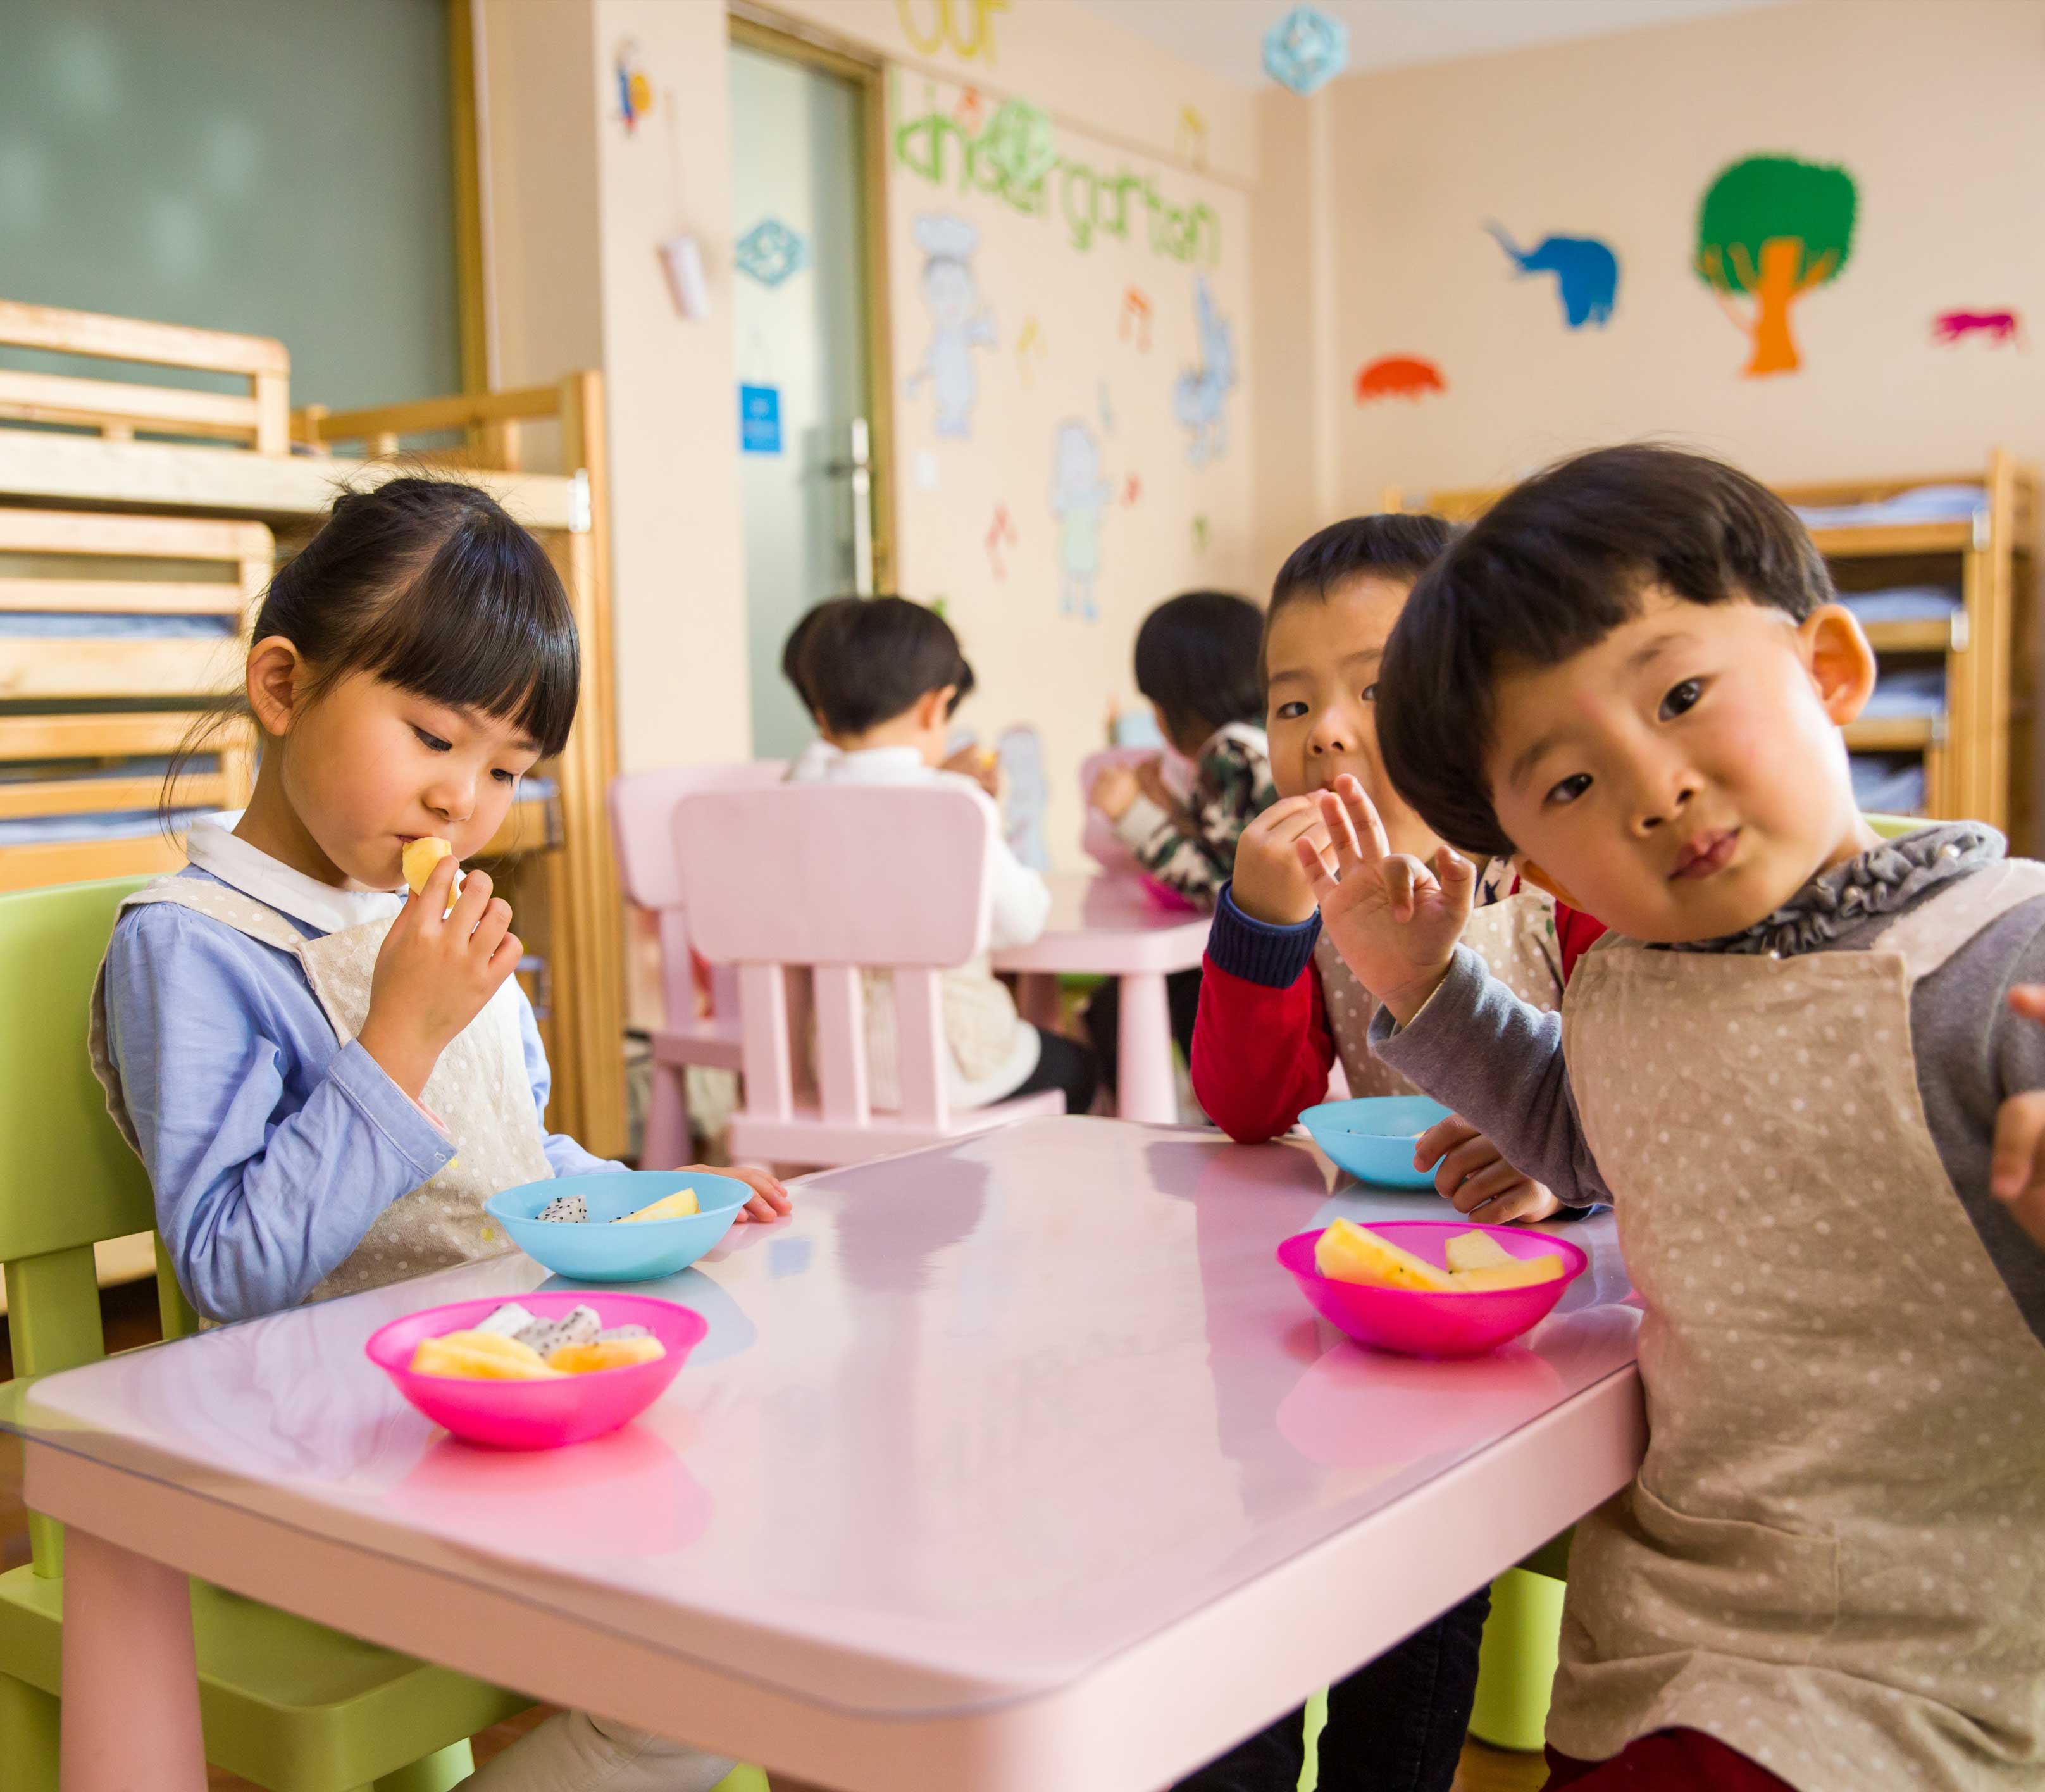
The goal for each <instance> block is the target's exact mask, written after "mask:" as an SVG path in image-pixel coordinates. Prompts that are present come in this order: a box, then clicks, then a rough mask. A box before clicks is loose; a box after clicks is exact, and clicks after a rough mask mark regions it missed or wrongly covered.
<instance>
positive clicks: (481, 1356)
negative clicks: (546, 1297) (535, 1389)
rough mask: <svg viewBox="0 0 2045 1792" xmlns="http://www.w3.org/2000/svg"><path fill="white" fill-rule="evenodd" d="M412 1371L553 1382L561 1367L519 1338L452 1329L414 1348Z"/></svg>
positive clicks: (472, 1379) (467, 1377)
mask: <svg viewBox="0 0 2045 1792" xmlns="http://www.w3.org/2000/svg"><path fill="white" fill-rule="evenodd" d="M412 1373H413V1374H414V1375H454V1376H457V1377H460V1378H461V1379H462V1380H464V1381H470V1382H551V1381H555V1380H557V1379H558V1378H560V1374H561V1371H560V1370H558V1369H549V1367H548V1366H547V1365H546V1364H545V1362H542V1361H541V1358H540V1353H539V1352H538V1351H536V1350H534V1349H533V1347H532V1346H531V1345H530V1344H522V1343H519V1342H518V1339H516V1338H506V1337H503V1336H500V1335H499V1334H498V1333H496V1332H494V1331H449V1332H446V1333H444V1334H443V1335H441V1336H440V1337H437V1338H428V1339H425V1340H424V1341H422V1343H421V1344H420V1346H419V1347H418V1349H417V1350H415V1351H413V1353H412Z"/></svg>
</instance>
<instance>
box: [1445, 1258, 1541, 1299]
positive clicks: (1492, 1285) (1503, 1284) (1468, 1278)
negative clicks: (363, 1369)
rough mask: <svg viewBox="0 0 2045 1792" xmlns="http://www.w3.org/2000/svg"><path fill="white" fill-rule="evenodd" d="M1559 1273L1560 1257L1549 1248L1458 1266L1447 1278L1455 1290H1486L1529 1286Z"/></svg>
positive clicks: (1483, 1291) (1484, 1291)
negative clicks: (1466, 1267)
mask: <svg viewBox="0 0 2045 1792" xmlns="http://www.w3.org/2000/svg"><path fill="white" fill-rule="evenodd" d="M1560 1274H1562V1258H1559V1257H1558V1256H1557V1255H1556V1254H1554V1251H1542V1253H1541V1254H1540V1255H1539V1257H1513V1256H1511V1255H1510V1254H1508V1260H1507V1261H1506V1262H1503V1263H1491V1264H1487V1265H1485V1266H1484V1267H1482V1268H1481V1269H1475V1270H1457V1271H1456V1273H1455V1274H1454V1275H1453V1276H1451V1277H1450V1278H1449V1279H1450V1281H1451V1282H1452V1283H1453V1284H1454V1287H1455V1290H1456V1292H1457V1293H1458V1294H1488V1293H1491V1292H1492V1290H1493V1289H1500V1288H1531V1287H1533V1286H1534V1285H1535V1283H1537V1282H1543V1281H1554V1279H1555V1278H1556V1277H1558V1276H1559V1275H1560Z"/></svg>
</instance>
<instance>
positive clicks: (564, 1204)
mask: <svg viewBox="0 0 2045 1792" xmlns="http://www.w3.org/2000/svg"><path fill="white" fill-rule="evenodd" d="M540 1217H541V1219H542V1220H566V1221H569V1222H572V1223H574V1224H581V1223H582V1222H583V1221H584V1220H587V1219H588V1218H589V1203H588V1202H587V1201H586V1200H583V1198H582V1197H581V1196H580V1195H557V1196H555V1197H554V1198H553V1200H550V1201H549V1202H548V1203H547V1204H546V1205H545V1207H543V1208H541V1209H540Z"/></svg>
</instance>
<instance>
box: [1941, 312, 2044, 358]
mask: <svg viewBox="0 0 2045 1792" xmlns="http://www.w3.org/2000/svg"><path fill="white" fill-rule="evenodd" d="M1969 336H1978V337H1983V338H1984V339H1985V341H1987V342H1988V344H1989V346H1990V347H1991V348H2001V346H2002V345H2004V344H2005V343H2008V344H2009V345H2011V346H2012V347H2013V348H2018V349H2020V348H2022V347H2023V346H2024V320H2023V319H2022V318H2020V317H2019V316H2018V315H2017V314H2016V313H2015V312H2014V311H1941V312H1940V313H1939V314H1938V316H1936V317H1935V318H1933V319H1932V320H1931V340H1932V341H1934V342H1958V341H1961V340H1962V338H1963V337H1969Z"/></svg>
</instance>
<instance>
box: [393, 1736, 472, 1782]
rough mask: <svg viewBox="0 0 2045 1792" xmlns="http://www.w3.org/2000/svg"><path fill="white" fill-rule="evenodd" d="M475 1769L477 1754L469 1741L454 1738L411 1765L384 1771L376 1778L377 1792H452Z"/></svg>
mask: <svg viewBox="0 0 2045 1792" xmlns="http://www.w3.org/2000/svg"><path fill="white" fill-rule="evenodd" d="M442 1733H443V1734H445V1732H442ZM475 1771H476V1756H475V1755H474V1754H473V1753H472V1752H471V1751H470V1748H469V1746H468V1743H467V1742H466V1741H465V1740H464V1741H461V1742H451V1743H449V1744H448V1745H447V1747H446V1748H442V1749H438V1750H437V1751H436V1752H433V1754H431V1755H427V1756H426V1758H425V1759H423V1760H418V1761H414V1763H412V1764H411V1765H410V1767H400V1768H399V1770H398V1771H396V1772H395V1773H387V1774H386V1775H384V1776H383V1778H382V1779H379V1780H378V1781H377V1782H376V1792H449V1788H451V1787H453V1786H459V1785H460V1783H461V1782H463V1781H464V1779H468V1776H469V1775H471V1774H472V1773H474V1772H475Z"/></svg>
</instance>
